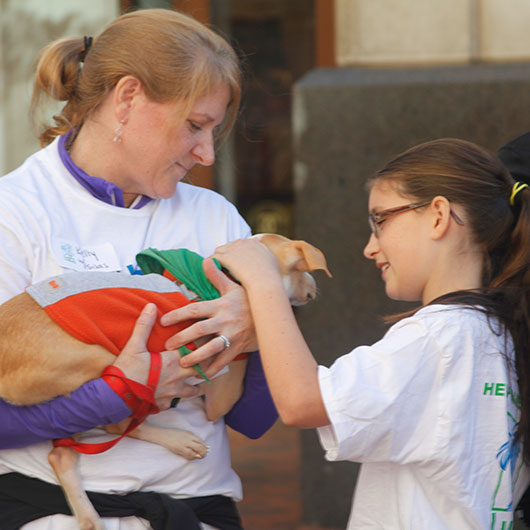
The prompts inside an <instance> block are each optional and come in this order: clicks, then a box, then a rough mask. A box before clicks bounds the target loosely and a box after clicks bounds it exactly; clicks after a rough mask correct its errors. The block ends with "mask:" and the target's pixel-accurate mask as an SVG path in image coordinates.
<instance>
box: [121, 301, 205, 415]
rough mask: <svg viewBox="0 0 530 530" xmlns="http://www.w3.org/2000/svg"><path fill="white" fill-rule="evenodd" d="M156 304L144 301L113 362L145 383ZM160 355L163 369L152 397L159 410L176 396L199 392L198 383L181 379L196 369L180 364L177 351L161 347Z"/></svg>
mask: <svg viewBox="0 0 530 530" xmlns="http://www.w3.org/2000/svg"><path fill="white" fill-rule="evenodd" d="M156 315H157V311H156V306H155V305H154V304H152V303H150V304H147V305H146V306H145V307H144V308H143V310H142V312H141V313H140V316H139V317H138V319H137V320H136V324H135V326H134V329H133V332H132V334H131V336H130V338H129V340H128V342H127V344H126V345H125V347H124V348H123V350H122V351H121V353H120V355H119V356H118V357H117V358H116V361H115V362H114V365H115V366H116V367H117V368H119V369H120V370H121V371H122V372H123V373H124V374H125V375H126V377H128V378H129V379H133V380H134V381H137V382H139V383H142V384H146V382H147V377H148V374H149V369H150V366H151V355H150V353H149V351H148V350H147V346H146V345H147V340H148V339H149V335H150V333H151V330H152V329H153V325H154V324H155V321H156ZM161 356H162V370H161V372H160V379H159V381H158V385H157V388H156V391H155V400H156V403H157V405H158V408H159V409H160V410H165V409H167V408H169V406H170V405H171V402H172V400H173V399H174V398H176V397H194V396H196V395H198V393H199V389H198V388H197V386H193V385H188V384H186V383H185V382H184V381H185V379H187V378H188V377H191V376H195V375H197V373H196V372H195V370H194V369H193V368H183V367H182V366H181V365H180V354H179V352H178V351H164V352H161Z"/></svg>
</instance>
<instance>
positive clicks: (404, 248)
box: [364, 180, 432, 301]
mask: <svg viewBox="0 0 530 530" xmlns="http://www.w3.org/2000/svg"><path fill="white" fill-rule="evenodd" d="M414 202H416V201H415V200H414V199H410V198H407V197H404V196H403V195H400V194H399V193H397V191H396V190H395V188H394V187H393V186H391V185H390V184H389V183H388V182H385V181H384V180H383V181H380V182H376V184H374V186H373V188H372V190H371V191H370V198H369V203H368V204H369V211H370V212H371V213H379V212H382V211H383V210H387V209H389V208H396V207H398V206H404V205H408V204H411V203H414ZM425 212H426V208H418V209H415V210H408V211H406V212H402V213H400V214H398V215H395V216H389V217H388V218H386V219H385V220H384V221H383V222H382V223H381V224H380V225H379V227H378V235H377V237H375V235H373V234H372V235H371V236H370V239H369V241H368V244H367V245H366V247H365V249H364V255H365V257H366V258H368V259H372V260H374V261H375V264H376V266H377V268H378V269H379V270H380V271H381V277H382V279H383V281H384V282H385V290H386V294H387V296H388V297H389V298H391V299H393V300H404V301H418V300H422V299H423V293H424V290H425V287H426V285H427V283H428V281H429V276H430V271H431V270H432V269H431V268H430V267H431V259H432V253H430V251H429V244H430V243H429V242H430V237H429V229H430V225H429V222H428V220H427V219H426V218H425Z"/></svg>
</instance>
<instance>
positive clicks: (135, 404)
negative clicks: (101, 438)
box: [53, 352, 162, 455]
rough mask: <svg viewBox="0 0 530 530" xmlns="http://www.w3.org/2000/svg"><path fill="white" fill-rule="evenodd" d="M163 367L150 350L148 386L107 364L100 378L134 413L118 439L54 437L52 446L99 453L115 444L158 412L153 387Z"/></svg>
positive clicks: (154, 387)
mask: <svg viewBox="0 0 530 530" xmlns="http://www.w3.org/2000/svg"><path fill="white" fill-rule="evenodd" d="M161 369H162V357H161V356H160V353H158V352H151V366H150V368H149V376H148V379H147V385H142V384H141V383H137V382H136V381H133V380H132V379H128V378H127V377H125V374H124V373H123V372H122V371H121V370H120V369H119V368H116V367H115V366H108V367H107V368H105V370H104V371H103V375H102V377H103V379H104V380H105V381H106V382H107V384H108V385H109V386H110V387H111V388H112V389H113V390H114V391H115V392H116V393H117V394H118V395H119V396H120V397H121V398H122V399H123V400H124V401H125V402H126V403H127V406H129V407H130V408H131V410H132V411H133V414H132V415H131V421H130V423H129V425H128V426H127V429H126V430H125V432H124V433H123V434H121V435H120V436H119V437H118V438H114V439H113V440H109V441H108V442H101V443H94V444H92V443H83V442H76V441H75V440H74V439H73V438H60V439H56V440H53V445H54V447H71V448H72V449H75V450H76V451H78V452H80V453H84V454H92V455H93V454H98V453H103V452H104V451H107V450H108V449H110V448H111V447H114V446H115V445H116V444H117V443H118V442H119V441H120V440H121V439H122V438H124V437H125V436H127V435H128V434H129V433H130V432H131V431H133V430H134V429H136V427H138V425H140V423H142V422H143V421H144V420H145V418H147V416H149V415H150V414H157V413H158V412H160V409H159V408H158V406H157V404H156V401H155V390H156V387H157V385H158V380H159V378H160V371H161Z"/></svg>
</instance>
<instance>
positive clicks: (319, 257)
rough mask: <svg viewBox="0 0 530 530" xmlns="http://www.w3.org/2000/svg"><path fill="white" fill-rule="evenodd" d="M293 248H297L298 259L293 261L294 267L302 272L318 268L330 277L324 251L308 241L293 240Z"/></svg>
mask: <svg viewBox="0 0 530 530" xmlns="http://www.w3.org/2000/svg"><path fill="white" fill-rule="evenodd" d="M292 245H293V248H295V249H296V250H297V253H298V256H299V257H298V259H297V260H296V262H295V263H293V268H294V269H295V270H298V271H302V272H312V271H316V270H323V271H324V272H325V273H326V274H327V275H328V276H329V277H330V278H332V276H331V272H329V270H328V267H327V263H326V258H325V257H324V254H323V253H322V251H320V250H319V249H318V248H316V247H314V246H313V245H311V244H309V243H307V242H306V241H293V242H292Z"/></svg>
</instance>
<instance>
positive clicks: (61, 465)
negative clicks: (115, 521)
mask: <svg viewBox="0 0 530 530" xmlns="http://www.w3.org/2000/svg"><path fill="white" fill-rule="evenodd" d="M77 460H78V454H77V452H76V451H74V450H73V449H70V448H69V447H54V448H53V449H52V451H51V452H50V454H49V455H48V461H49V462H50V465H51V466H52V468H53V470H54V471H55V475H56V476H57V478H58V480H59V484H61V486H62V488H63V491H64V494H65V497H66V501H67V502H68V505H69V506H70V509H71V510H72V513H73V514H74V516H75V518H76V519H77V524H78V525H79V528H80V530H104V526H103V522H102V520H101V518H100V517H99V514H98V513H97V512H96V510H95V508H94V506H92V503H91V502H90V500H89V498H88V496H87V494H86V492H85V490H84V489H83V486H82V483H81V476H80V474H79V468H78V466H77Z"/></svg>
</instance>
